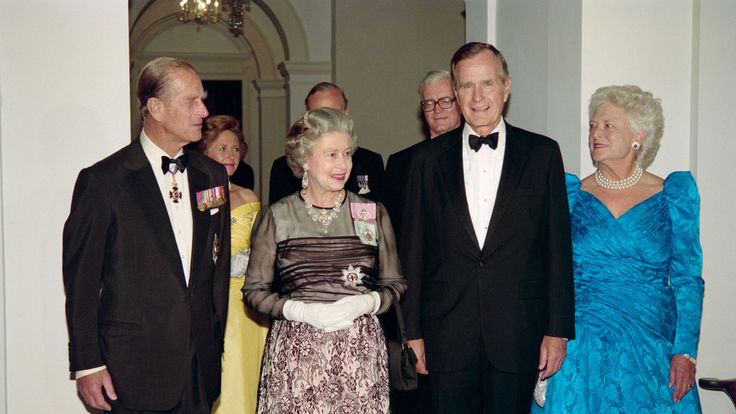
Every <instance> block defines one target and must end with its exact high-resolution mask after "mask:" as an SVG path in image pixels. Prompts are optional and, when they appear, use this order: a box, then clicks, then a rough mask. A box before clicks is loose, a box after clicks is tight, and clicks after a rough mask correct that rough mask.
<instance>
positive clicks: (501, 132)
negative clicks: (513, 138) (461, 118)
mask: <svg viewBox="0 0 736 414" xmlns="http://www.w3.org/2000/svg"><path fill="white" fill-rule="evenodd" d="M494 132H498V147H499V148H500V147H501V140H503V141H505V140H506V121H505V120H504V119H503V118H501V120H500V121H499V122H498V125H496V128H494V129H493V131H491V134H492V133H494ZM471 134H472V135H478V136H480V134H479V133H477V132H475V130H474V129H473V127H471V126H470V124H468V123H467V122H466V123H465V126H464V127H463V145H464V146H468V140H469V137H470V135H471ZM489 135H490V134H489Z"/></svg>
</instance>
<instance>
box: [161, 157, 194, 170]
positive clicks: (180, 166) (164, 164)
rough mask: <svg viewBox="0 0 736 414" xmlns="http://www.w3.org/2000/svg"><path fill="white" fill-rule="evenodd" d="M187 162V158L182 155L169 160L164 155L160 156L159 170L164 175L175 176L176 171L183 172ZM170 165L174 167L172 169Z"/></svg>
mask: <svg viewBox="0 0 736 414" xmlns="http://www.w3.org/2000/svg"><path fill="white" fill-rule="evenodd" d="M188 162H189V157H188V156H187V155H186V154H184V155H181V156H179V158H175V159H171V158H169V157H167V156H165V155H163V156H161V170H162V171H163V172H164V174H166V173H168V172H170V173H172V174H176V172H177V171H179V172H184V170H185V169H186V168H187V163H188ZM172 164H173V165H174V166H173V167H172Z"/></svg>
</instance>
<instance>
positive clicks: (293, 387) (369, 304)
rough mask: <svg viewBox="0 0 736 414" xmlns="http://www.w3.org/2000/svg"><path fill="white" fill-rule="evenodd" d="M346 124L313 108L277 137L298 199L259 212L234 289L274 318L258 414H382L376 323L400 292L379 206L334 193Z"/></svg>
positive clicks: (347, 150)
mask: <svg viewBox="0 0 736 414" xmlns="http://www.w3.org/2000/svg"><path fill="white" fill-rule="evenodd" d="M355 148H356V137H355V135H354V134H353V132H352V121H351V120H349V119H348V118H347V117H346V116H345V115H344V114H343V113H342V112H340V111H337V110H334V109H329V108H323V109H317V110H315V111H310V112H307V113H306V114H304V116H302V118H300V119H299V120H298V121H297V122H296V123H295V124H294V125H293V126H292V127H291V129H290V131H289V135H288V136H287V137H286V150H285V152H286V158H287V161H288V163H289V167H290V168H291V170H292V171H293V172H294V174H295V175H296V176H297V177H301V178H302V187H303V189H302V190H301V191H299V192H296V193H294V194H292V195H290V196H287V197H285V198H283V199H282V200H280V201H279V202H277V203H275V204H273V205H271V206H268V207H265V208H263V210H262V211H261V214H260V215H259V217H258V218H257V219H256V223H255V225H254V228H253V234H252V238H251V256H250V263H249V265H248V270H247V272H246V281H247V282H246V284H245V286H244V287H243V293H244V298H245V301H246V303H247V304H248V306H250V307H251V308H253V309H255V310H257V311H259V312H262V313H265V314H268V315H270V316H271V317H272V318H274V322H273V324H272V326H271V331H270V332H269V336H268V339H267V342H266V350H265V353H264V357H263V364H262V371H261V383H260V388H259V394H258V412H259V413H357V412H359V413H386V412H388V411H389V384H388V361H387V354H386V346H385V340H384V336H383V331H382V330H381V327H380V325H379V323H378V319H377V318H376V316H375V315H376V314H380V313H382V312H385V311H386V310H387V309H388V308H389V307H390V306H391V304H392V302H393V300H394V298H395V297H399V296H400V295H401V294H403V293H404V291H405V289H406V282H405V280H404V278H403V276H401V274H400V271H399V261H398V258H397V252H396V243H395V239H394V233H393V230H392V228H391V223H390V221H389V218H388V214H387V213H386V210H385V209H384V207H383V205H381V204H377V203H374V202H372V201H370V200H368V199H366V198H363V197H361V196H358V195H356V194H353V193H350V192H348V191H346V190H345V189H344V186H345V182H346V180H347V179H348V176H349V175H350V169H351V167H352V159H351V154H352V151H353V150H354V149H355Z"/></svg>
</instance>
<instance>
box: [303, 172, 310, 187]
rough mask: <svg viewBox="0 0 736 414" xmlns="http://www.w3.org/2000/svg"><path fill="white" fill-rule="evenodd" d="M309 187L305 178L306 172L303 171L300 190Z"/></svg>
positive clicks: (307, 178)
mask: <svg viewBox="0 0 736 414" xmlns="http://www.w3.org/2000/svg"><path fill="white" fill-rule="evenodd" d="M307 187H309V177H307V172H306V171H304V175H302V188H303V189H305V190H306V189H307Z"/></svg>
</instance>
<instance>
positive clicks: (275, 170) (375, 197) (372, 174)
mask: <svg viewBox="0 0 736 414" xmlns="http://www.w3.org/2000/svg"><path fill="white" fill-rule="evenodd" d="M359 175H367V176H368V187H369V188H370V192H369V193H366V194H361V195H362V196H363V197H366V198H369V199H371V200H372V201H376V202H378V201H383V199H382V192H383V185H384V184H383V176H384V170H383V157H381V154H379V153H377V152H373V151H371V150H368V149H365V148H362V147H358V149H357V150H355V154H353V169H352V170H351V171H350V177H348V182H347V183H346V184H345V189H346V190H348V191H352V192H353V193H355V194H358V193H359V191H360V187H359V186H358V178H357V177H358V176H359ZM268 188H269V190H268V203H269V204H273V203H275V202H277V201H279V200H281V199H282V198H284V197H286V196H287V195H290V194H293V193H295V192H297V191H299V190H301V189H302V180H301V178H296V177H294V173H292V172H291V169H290V168H289V165H288V164H287V163H286V157H285V156H282V157H279V158H277V159H276V160H275V161H274V162H273V165H272V166H271V178H270V180H269V187H268Z"/></svg>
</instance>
